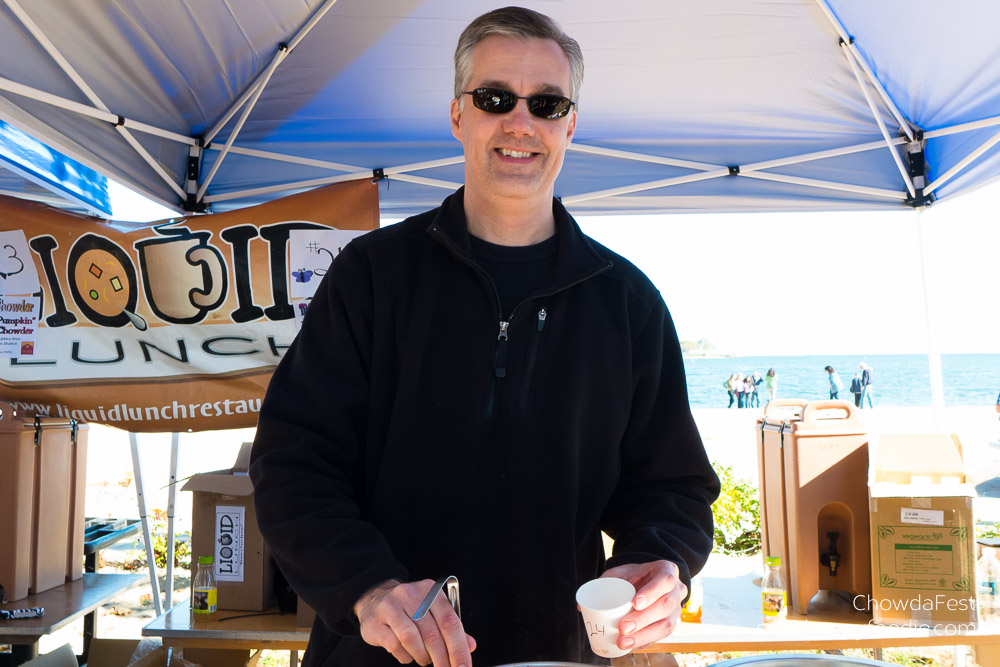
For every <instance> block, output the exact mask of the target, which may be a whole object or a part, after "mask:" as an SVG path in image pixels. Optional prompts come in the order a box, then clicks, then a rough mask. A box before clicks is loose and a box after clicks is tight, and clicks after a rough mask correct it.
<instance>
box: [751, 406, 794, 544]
mask: <svg viewBox="0 0 1000 667" xmlns="http://www.w3.org/2000/svg"><path fill="white" fill-rule="evenodd" d="M805 404H806V401H805V400H804V399H800V398H779V399H775V400H773V401H768V403H767V405H765V406H764V416H763V417H761V418H760V419H758V420H757V434H756V435H757V472H758V476H757V479H758V482H759V484H760V533H761V534H760V539H761V547H762V548H763V550H764V556H765V557H767V556H778V557H780V558H781V562H782V563H785V564H787V563H788V542H787V540H786V539H785V535H786V532H787V529H786V526H785V463H784V460H783V455H782V440H783V438H784V432H785V429H786V428H788V427H790V426H791V423H792V422H793V421H796V420H798V419H799V417H800V416H801V414H802V408H803V407H805Z"/></svg>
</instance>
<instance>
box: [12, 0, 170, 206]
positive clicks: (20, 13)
mask: <svg viewBox="0 0 1000 667" xmlns="http://www.w3.org/2000/svg"><path fill="white" fill-rule="evenodd" d="M4 1H5V2H6V3H7V7H8V8H10V10H11V11H12V12H13V13H14V14H15V15H16V16H17V17H18V19H19V20H20V21H21V23H22V24H23V25H24V27H25V28H26V29H27V30H28V32H30V33H31V34H32V36H33V37H34V38H35V39H36V40H37V41H38V43H39V44H40V45H41V46H42V48H43V49H45V52H46V53H48V54H49V56H50V57H51V58H52V59H53V60H54V61H55V62H56V64H57V65H58V66H59V68H60V69H61V70H62V71H63V72H64V73H65V74H66V76H68V77H69V78H70V80H71V81H73V83H75V84H76V86H77V87H78V88H79V89H80V91H81V92H82V93H83V94H84V95H85V96H86V97H87V99H88V100H90V102H91V104H93V105H94V106H95V107H97V108H98V109H100V110H101V111H106V112H109V113H110V111H111V110H110V109H108V107H107V105H106V104H104V102H102V101H101V98H99V97H98V96H97V93H95V92H94V91H93V89H91V87H90V86H89V85H87V82H86V81H84V80H83V77H82V76H80V74H79V73H78V72H77V71H76V70H75V69H74V68H73V66H72V65H70V64H69V61H68V60H66V58H64V57H63V55H62V54H61V53H60V52H59V50H58V49H57V48H56V46H55V44H53V43H52V42H51V41H50V40H49V38H48V37H46V36H45V34H44V33H43V32H42V31H41V29H39V27H38V26H37V25H36V24H35V22H34V21H32V20H31V17H29V16H28V15H27V14H26V13H25V12H24V10H23V9H21V7H20V6H19V5H18V4H17V2H16V0H4ZM119 120H120V119H119V117H118V116H115V130H117V131H118V133H119V134H120V135H121V136H122V138H123V139H125V141H126V142H127V143H128V145H129V146H131V147H132V148H133V150H135V152H136V153H138V154H139V156H140V157H141V158H142V159H143V160H144V161H145V162H146V164H148V165H149V166H150V167H152V169H153V171H155V172H156V173H157V175H158V176H159V177H160V178H161V179H163V181H164V182H165V183H166V184H167V185H168V186H170V188H171V189H173V191H174V192H176V193H177V194H178V195H179V196H181V197H183V196H184V190H183V189H181V187H180V186H179V185H177V183H175V182H174V179H173V177H172V176H170V174H168V173H167V172H166V170H164V169H163V167H161V166H160V163H159V162H157V161H156V160H155V159H154V158H153V156H152V155H150V154H149V152H148V151H147V150H146V149H145V148H143V147H142V146H141V145H140V144H139V142H138V140H137V139H136V138H135V137H133V136H132V133H131V132H130V131H129V130H127V129H126V128H125V125H124V124H123V123H120V122H118V121H119Z"/></svg>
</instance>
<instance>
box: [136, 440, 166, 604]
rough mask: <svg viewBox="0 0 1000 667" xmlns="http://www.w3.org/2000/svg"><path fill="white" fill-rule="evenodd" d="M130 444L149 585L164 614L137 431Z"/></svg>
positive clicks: (154, 601)
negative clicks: (147, 513)
mask: <svg viewBox="0 0 1000 667" xmlns="http://www.w3.org/2000/svg"><path fill="white" fill-rule="evenodd" d="M128 442H129V446H130V447H131V448H132V470H133V471H134V472H135V495H136V497H137V499H138V501H139V519H140V521H141V522H142V541H143V542H144V543H145V545H146V564H147V566H148V569H149V585H150V587H151V588H152V595H153V605H154V608H155V610H156V615H157V616H160V615H161V614H163V606H162V604H161V603H160V585H159V581H158V580H157V578H156V557H155V556H154V555H153V539H152V535H151V531H150V530H149V518H148V517H147V516H146V498H145V496H144V495H143V488H142V465H140V462H139V438H138V436H136V434H135V433H129V434H128Z"/></svg>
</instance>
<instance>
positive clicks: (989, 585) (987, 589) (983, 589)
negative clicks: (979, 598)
mask: <svg viewBox="0 0 1000 667" xmlns="http://www.w3.org/2000/svg"><path fill="white" fill-rule="evenodd" d="M998 592H1000V591H997V582H996V581H995V580H993V579H987V580H986V581H980V582H979V593H980V595H990V596H993V595H996V594H997V593H998Z"/></svg>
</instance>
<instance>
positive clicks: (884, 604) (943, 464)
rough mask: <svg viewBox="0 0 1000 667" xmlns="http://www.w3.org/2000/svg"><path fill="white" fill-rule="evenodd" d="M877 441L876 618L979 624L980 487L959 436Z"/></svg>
mask: <svg viewBox="0 0 1000 667" xmlns="http://www.w3.org/2000/svg"><path fill="white" fill-rule="evenodd" d="M870 444H871V455H872V463H871V467H870V470H869V496H870V507H871V543H872V596H871V600H870V607H871V611H872V615H873V619H874V621H875V623H879V624H883V625H907V626H926V627H932V628H936V629H939V630H942V631H947V632H961V631H964V630H970V629H973V628H975V627H976V620H977V618H976V616H977V615H976V604H975V598H976V587H975V548H976V545H975V523H974V521H973V517H972V498H973V496H974V495H975V489H974V487H973V486H972V485H971V484H970V483H969V481H968V479H967V477H966V475H965V470H964V465H963V460H962V445H961V443H960V442H959V440H958V437H957V436H955V435H951V436H948V435H944V434H918V435H880V436H878V437H877V438H876V437H874V436H873V437H872V441H871V443H870Z"/></svg>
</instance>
